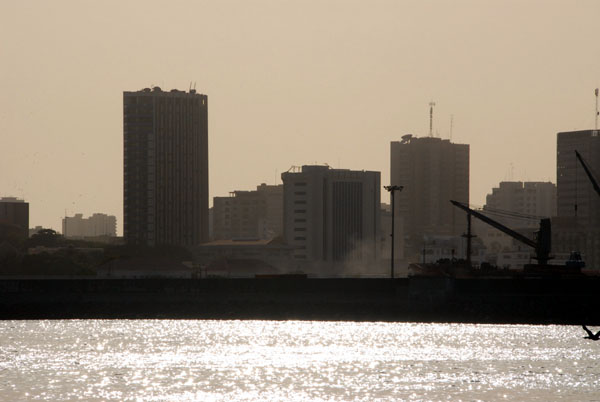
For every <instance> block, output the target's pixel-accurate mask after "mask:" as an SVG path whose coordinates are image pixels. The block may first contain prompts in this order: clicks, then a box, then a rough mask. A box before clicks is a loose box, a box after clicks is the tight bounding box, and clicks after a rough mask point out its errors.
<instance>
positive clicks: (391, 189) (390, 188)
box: [383, 186, 404, 279]
mask: <svg viewBox="0 0 600 402" xmlns="http://www.w3.org/2000/svg"><path fill="white" fill-rule="evenodd" d="M383 188H385V189H386V190H387V191H389V193H390V196H391V198H392V247H391V249H392V266H391V278H392V279H394V227H395V226H396V225H395V224H394V215H395V212H396V211H395V207H394V193H395V192H396V191H402V189H403V188H404V186H383Z"/></svg>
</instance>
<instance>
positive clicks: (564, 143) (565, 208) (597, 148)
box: [552, 130, 600, 269]
mask: <svg viewBox="0 0 600 402" xmlns="http://www.w3.org/2000/svg"><path fill="white" fill-rule="evenodd" d="M575 151H578V152H579V153H580V154H581V156H582V157H583V159H584V160H585V162H586V164H587V165H588V166H589V167H590V168H591V170H592V172H593V173H594V175H595V179H596V181H598V180H600V176H599V174H600V130H581V131H570V132H561V133H558V134H557V146H556V186H557V217H556V218H554V219H553V220H552V249H553V251H554V252H555V253H569V252H571V251H580V252H581V253H582V254H583V258H584V259H585V262H586V265H587V267H588V268H595V269H599V268H600V196H599V195H598V194H597V193H596V192H595V190H594V189H593V187H592V184H591V182H590V180H589V178H588V177H587V175H586V173H585V171H584V169H583V167H582V166H581V164H580V163H579V161H578V160H577V157H576V156H575Z"/></svg>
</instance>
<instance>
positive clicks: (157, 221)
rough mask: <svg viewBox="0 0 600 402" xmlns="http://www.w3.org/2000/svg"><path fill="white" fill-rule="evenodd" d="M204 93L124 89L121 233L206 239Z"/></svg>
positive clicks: (147, 239)
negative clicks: (122, 222) (122, 221)
mask: <svg viewBox="0 0 600 402" xmlns="http://www.w3.org/2000/svg"><path fill="white" fill-rule="evenodd" d="M207 103H208V102H207V97H206V95H201V94H197V93H196V91H195V90H190V92H184V91H178V90H172V91H170V92H164V91H162V90H161V89H160V88H158V87H154V88H153V89H149V88H146V89H144V90H141V91H137V92H124V93H123V134H124V135H123V137H124V181H123V185H124V194H123V196H124V211H123V220H124V226H123V231H124V237H125V240H126V241H127V242H128V243H133V244H146V245H156V244H175V245H183V246H191V245H196V244H200V243H203V242H206V241H208V115H207V107H208V104H207Z"/></svg>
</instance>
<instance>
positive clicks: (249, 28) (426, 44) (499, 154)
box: [0, 1, 600, 234]
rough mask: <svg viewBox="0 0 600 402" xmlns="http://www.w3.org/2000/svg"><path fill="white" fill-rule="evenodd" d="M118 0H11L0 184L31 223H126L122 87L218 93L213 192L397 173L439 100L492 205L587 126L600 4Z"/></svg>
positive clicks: (547, 176)
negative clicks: (24, 205) (24, 207)
mask: <svg viewBox="0 0 600 402" xmlns="http://www.w3.org/2000/svg"><path fill="white" fill-rule="evenodd" d="M118 7H119V8H118V9H117V3H106V4H105V5H93V4H91V5H81V4H78V3H77V2H68V1H65V2H58V3H54V4H52V5H49V4H44V3H39V4H35V5H34V7H28V6H25V5H22V4H4V5H2V6H1V10H2V13H1V15H2V17H0V19H1V22H2V24H0V33H2V35H3V36H4V37H13V36H14V33H17V34H18V35H19V40H18V41H16V40H15V41H12V42H11V41H6V42H4V43H3V44H2V45H1V46H2V52H3V54H4V55H5V60H6V62H5V63H3V66H2V67H1V69H2V74H0V87H1V88H3V91H2V94H1V95H0V110H1V112H0V136H1V142H2V144H9V146H2V147H1V151H0V169H2V171H3V175H2V176H1V177H0V195H2V196H16V197H19V198H23V199H25V200H26V201H27V202H29V203H30V206H31V208H30V214H31V217H30V219H31V220H30V221H31V225H32V226H35V225H42V226H45V227H54V228H60V220H61V218H62V217H63V216H64V214H65V213H64V212H65V209H66V210H67V214H68V215H72V214H74V213H76V212H80V213H84V214H86V215H87V214H90V213H92V212H95V211H103V212H105V213H108V214H110V215H115V216H117V221H118V226H119V228H118V232H119V234H121V233H122V229H123V226H122V222H123V217H122V214H123V211H122V186H123V183H122V169H123V166H122V156H123V148H122V115H121V114H122V113H121V107H122V105H121V94H122V92H123V91H127V90H137V89H139V88H144V87H148V86H150V85H151V84H154V85H156V86H160V87H162V88H163V89H165V90H170V89H172V88H176V89H181V90H187V89H188V87H189V85H190V81H192V82H194V81H195V82H196V89H197V90H198V91H199V92H202V93H206V94H207V95H208V96H210V97H211V111H210V113H209V119H208V120H209V155H210V156H209V165H210V168H209V171H210V178H209V183H210V189H209V199H210V200H212V197H214V196H220V195H226V194H227V193H228V192H229V191H230V190H231V189H232V188H235V189H240V190H242V189H252V188H253V187H254V186H256V184H257V183H263V182H264V183H267V184H280V183H281V181H280V179H279V176H280V175H281V173H282V172H283V171H286V170H287V169H288V168H289V167H290V166H292V165H303V164H313V163H315V162H317V163H329V164H330V165H331V166H333V167H336V168H338V167H341V168H347V169H354V170H373V171H380V172H381V183H382V185H383V184H387V183H389V175H390V171H389V153H388V149H389V144H390V142H391V141H398V140H400V138H401V137H402V135H404V134H407V133H411V134H414V135H416V136H418V137H423V136H427V135H428V133H429V102H430V101H432V100H433V101H435V102H436V106H435V108H434V117H433V126H434V129H433V131H434V134H436V135H437V133H439V136H440V137H442V138H449V136H450V121H451V118H452V116H453V119H452V120H453V127H452V141H453V142H457V143H464V144H469V145H470V146H471V171H470V177H471V183H470V194H471V199H470V201H471V203H473V204H478V205H482V204H483V203H484V200H485V196H486V194H487V193H488V192H489V191H490V190H491V188H492V187H493V186H495V185H497V184H498V183H499V182H500V181H502V180H506V179H513V180H521V181H527V180H529V181H552V182H554V183H556V134H557V133H558V132H562V131H571V130H575V129H590V128H593V125H594V116H593V109H594V95H593V91H594V88H596V87H598V86H599V81H600V54H599V53H598V52H597V51H594V50H595V49H596V47H595V44H594V41H595V37H596V36H595V31H594V27H595V24H594V16H596V15H599V14H600V5H599V4H598V3H596V2H579V3H577V7H575V6H570V7H567V6H565V5H564V4H563V3H560V2H532V3H527V4H521V3H518V2H502V3H500V2H498V3H492V4H491V5H490V4H487V5H481V4H479V3H477V2H467V1H465V2H457V3H453V4H445V3H442V2H433V3H429V4H419V3H416V2H401V3H396V2H385V1H382V2H378V3H376V4H373V5H366V4H362V3H360V2H344V3H341V2H331V3H326V4H324V5H323V4H321V3H316V2H307V3H303V4H302V5H294V4H277V3H269V2H259V3H257V4H256V5H253V6H250V5H246V4H244V3H242V2H235V1H234V2H229V3H223V4H219V5H209V4H202V5H190V4H187V5H183V4H181V5H178V6H171V7H168V8H167V7H162V6H161V5H159V4H158V3H152V2H144V3H135V2H133V3H128V4H126V5H120V4H119V6H118ZM141 7H143V8H144V17H143V18H142V17H140V15H139V9H140V8H141ZM217 17H218V18H217ZM172 21H176V23H174V22H172ZM109 24H110V25H109ZM109 26H110V27H111V28H109ZM140 31H141V32H145V35H142V36H143V38H142V36H139V35H134V33H135V32H140ZM275 33H276V34H275ZM157 54H163V55H164V56H165V58H164V59H161V60H160V61H159V62H154V61H155V58H156V55H157ZM123 66H127V67H123ZM265 156H266V157H265ZM382 201H384V202H389V200H388V198H387V194H386V193H382Z"/></svg>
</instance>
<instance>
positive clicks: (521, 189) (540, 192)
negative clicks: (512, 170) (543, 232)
mask: <svg viewBox="0 0 600 402" xmlns="http://www.w3.org/2000/svg"><path fill="white" fill-rule="evenodd" d="M483 209H484V211H486V210H487V211H490V212H494V211H508V212H512V213H514V214H516V215H531V216H534V217H545V218H549V217H551V216H556V184H554V183H551V182H538V181H526V182H521V181H503V182H500V184H499V185H498V187H494V188H492V192H491V193H490V194H488V195H487V196H486V201H485V205H484V206H483ZM516 215H515V216H492V218H493V219H494V220H496V221H498V222H500V223H502V224H503V225H505V226H508V227H510V228H515V227H539V219H538V220H536V218H532V219H523V218H519V217H517V216H516Z"/></svg>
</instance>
